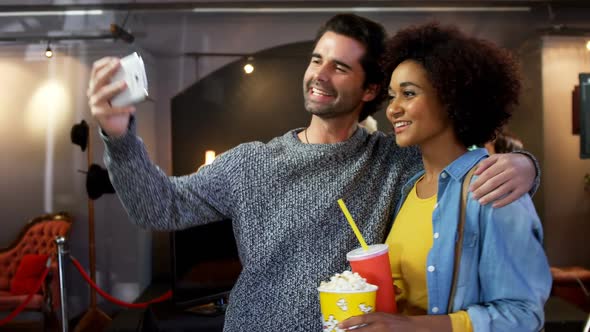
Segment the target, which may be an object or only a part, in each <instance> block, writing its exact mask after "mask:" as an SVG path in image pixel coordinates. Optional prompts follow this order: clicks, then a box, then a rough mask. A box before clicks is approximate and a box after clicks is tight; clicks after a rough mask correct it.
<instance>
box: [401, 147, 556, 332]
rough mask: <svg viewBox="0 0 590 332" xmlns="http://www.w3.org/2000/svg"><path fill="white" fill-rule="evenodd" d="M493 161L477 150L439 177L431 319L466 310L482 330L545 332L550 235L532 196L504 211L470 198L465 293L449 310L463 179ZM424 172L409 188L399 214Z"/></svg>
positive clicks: (461, 287) (462, 274)
mask: <svg viewBox="0 0 590 332" xmlns="http://www.w3.org/2000/svg"><path fill="white" fill-rule="evenodd" d="M486 157H487V152H486V150H485V149H475V150H473V151H469V152H467V153H465V154H464V155H462V156H461V157H459V158H457V159H456V160H455V161H453V162H452V163H451V164H450V165H449V166H447V167H446V168H445V169H444V170H443V171H442V172H441V174H440V176H439V179H438V194H437V203H436V204H435V208H434V211H433V213H432V229H433V233H434V234H433V237H434V243H433V246H432V249H431V250H430V253H429V254H428V258H427V263H426V267H425V268H426V274H427V276H426V277H427V284H428V314H430V315H436V314H447V313H448V312H456V311H458V310H466V311H467V313H468V314H469V317H470V319H471V323H472V324H473V330H474V331H478V332H486V331H519V332H523V331H539V330H540V329H541V328H542V327H543V324H544V311H543V307H544V304H545V301H546V300H547V297H548V296H549V291H550V288H551V282H552V279H551V273H550V270H549V264H548V262H547V257H546V256H545V252H544V250H543V246H542V238H543V230H542V227H541V223H540V220H539V217H538V215H537V213H536V211H535V208H534V206H533V203H532V200H531V199H530V196H529V195H528V194H527V195H523V196H521V197H520V198H519V199H518V200H516V201H515V202H513V203H511V204H508V205H507V206H504V207H502V208H492V207H491V204H488V205H480V204H479V202H478V201H477V200H474V199H472V198H471V196H472V195H471V193H470V194H469V196H468V201H467V210H466V218H465V229H464V240H463V249H462V256H461V263H460V264H461V265H460V270H459V277H458V279H457V290H456V294H455V298H454V300H453V304H452V308H451V309H450V310H448V308H447V304H448V301H449V293H450V289H451V282H452V278H453V263H454V251H455V241H456V238H457V224H458V220H459V213H460V200H461V190H462V182H463V178H464V177H465V175H466V174H467V172H469V170H470V169H471V168H472V167H473V166H474V165H476V164H477V163H478V162H479V161H480V160H482V159H484V158H486ZM422 174H424V171H422V172H420V173H419V174H416V175H415V176H414V177H412V179H410V180H409V181H408V183H406V185H404V187H403V192H402V199H401V200H400V203H399V205H398V207H397V212H399V209H400V207H401V205H402V204H403V202H404V200H405V198H406V197H407V195H408V193H409V192H410V190H411V189H412V187H413V185H414V183H415V182H416V181H417V180H418V179H419V178H420V176H422ZM397 212H396V214H397Z"/></svg>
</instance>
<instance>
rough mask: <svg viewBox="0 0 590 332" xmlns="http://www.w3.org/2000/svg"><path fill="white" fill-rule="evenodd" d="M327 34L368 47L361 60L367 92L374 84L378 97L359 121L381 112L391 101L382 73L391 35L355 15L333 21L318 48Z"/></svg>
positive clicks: (326, 26) (325, 28) (319, 35)
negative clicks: (382, 57)
mask: <svg viewBox="0 0 590 332" xmlns="http://www.w3.org/2000/svg"><path fill="white" fill-rule="evenodd" d="M327 31H332V32H335V33H337V34H339V35H343V36H346V37H349V38H352V39H354V40H356V41H358V42H359V43H361V44H363V45H364V46H365V49H366V51H365V54H364V55H363V57H362V59H361V66H362V67H363V70H364V71H365V82H364V83H363V88H367V87H368V86H369V85H371V84H376V85H378V93H377V95H376V97H375V99H373V100H372V101H369V102H366V103H365V104H364V105H363V109H362V110H361V113H360V115H359V121H363V120H364V119H365V118H367V116H369V115H371V114H373V113H375V112H376V111H378V110H379V109H380V108H379V107H380V106H381V104H383V102H384V101H385V99H386V98H387V88H386V87H387V84H385V82H384V78H385V76H384V73H383V71H382V70H381V67H380V63H379V60H380V59H381V56H382V55H383V52H384V50H385V39H386V38H387V34H386V33H385V28H383V26H382V25H381V24H379V23H377V22H374V21H371V20H369V19H367V18H364V17H361V16H358V15H354V14H338V15H335V16H333V17H332V18H330V19H329V20H328V21H327V22H326V23H324V25H323V26H322V27H321V28H320V29H319V30H318V32H317V34H316V38H315V44H317V42H318V40H319V39H320V38H322V36H323V35H324V33H326V32H327Z"/></svg>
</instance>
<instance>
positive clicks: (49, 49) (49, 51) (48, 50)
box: [45, 42, 53, 59]
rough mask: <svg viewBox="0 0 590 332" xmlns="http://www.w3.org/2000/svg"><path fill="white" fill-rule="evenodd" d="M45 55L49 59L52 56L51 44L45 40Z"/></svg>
mask: <svg viewBox="0 0 590 332" xmlns="http://www.w3.org/2000/svg"><path fill="white" fill-rule="evenodd" d="M45 56H46V57H47V58H48V59H50V58H51V57H53V50H52V49H51V45H50V44H49V42H47V48H46V49H45Z"/></svg>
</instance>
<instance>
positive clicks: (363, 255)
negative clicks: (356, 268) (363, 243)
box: [346, 243, 389, 261]
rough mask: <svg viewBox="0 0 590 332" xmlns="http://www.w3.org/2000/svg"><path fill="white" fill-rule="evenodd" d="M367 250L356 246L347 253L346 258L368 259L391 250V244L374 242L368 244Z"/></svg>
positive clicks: (353, 259)
mask: <svg viewBox="0 0 590 332" xmlns="http://www.w3.org/2000/svg"><path fill="white" fill-rule="evenodd" d="M368 247H369V248H368V249H367V250H365V249H363V248H362V247H361V248H356V249H354V250H351V251H350V252H348V253H347V254H346V259H347V260H349V261H357V260H361V259H367V258H371V257H375V256H379V255H382V254H383V253H384V252H388V251H389V246H388V245H387V244H385V243H380V244H372V245H370V246H368Z"/></svg>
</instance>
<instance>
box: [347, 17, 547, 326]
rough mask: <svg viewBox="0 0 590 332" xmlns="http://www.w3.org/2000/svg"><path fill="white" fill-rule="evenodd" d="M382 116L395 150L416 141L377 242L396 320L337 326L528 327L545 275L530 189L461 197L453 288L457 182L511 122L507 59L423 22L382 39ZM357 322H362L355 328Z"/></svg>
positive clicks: (512, 88)
mask: <svg viewBox="0 0 590 332" xmlns="http://www.w3.org/2000/svg"><path fill="white" fill-rule="evenodd" d="M385 68H386V69H387V72H388V73H392V74H391V80H390V84H389V94H390V98H391V101H390V103H389V105H388V107H387V117H388V119H389V120H390V122H391V123H392V125H393V128H394V131H395V135H396V142H397V144H398V145H400V146H404V147H405V146H411V145H417V146H419V147H420V150H421V152H422V160H423V163H424V171H423V172H420V173H419V174H417V175H416V176H414V177H413V178H412V179H411V180H410V181H409V182H408V183H407V184H406V186H405V187H404V191H403V198H402V201H401V202H402V203H401V207H400V206H398V211H397V216H396V219H395V222H394V225H393V227H392V229H391V232H390V234H389V236H388V239H387V243H388V244H389V247H390V260H391V264H392V273H393V277H394V282H395V285H396V287H397V288H399V290H400V292H401V293H400V294H399V295H398V296H397V298H396V300H397V302H398V308H399V310H400V312H401V314H399V315H390V314H385V313H373V314H368V315H363V316H358V317H353V318H351V319H349V320H347V321H345V322H343V323H342V324H341V325H340V327H341V328H343V329H347V328H351V327H353V326H359V325H360V326H363V325H364V326H363V327H360V328H357V329H355V332H366V331H430V330H432V331H478V332H479V331H519V332H523V331H538V330H540V329H541V328H542V327H543V322H544V313H543V306H544V303H545V301H546V299H547V297H548V295H549V291H550V287H551V274H550V272H549V266H548V263H547V258H546V256H545V253H544V251H543V247H542V228H541V224H540V221H539V218H538V216H537V213H536V211H535V208H534V206H533V204H532V201H531V199H530V197H529V195H528V194H527V195H523V196H522V197H520V198H519V199H518V200H516V201H515V202H513V203H511V204H509V205H507V206H505V207H502V208H493V207H491V206H489V205H485V206H484V205H481V204H479V202H478V201H477V200H474V199H472V197H471V195H470V196H469V199H468V200H467V205H466V206H467V208H466V218H465V224H464V227H463V230H464V235H463V241H462V246H461V253H460V260H459V262H460V263H459V270H458V277H457V279H456V292H455V293H454V294H455V295H454V296H453V297H452V305H451V308H447V307H448V305H447V304H448V302H449V298H450V297H451V296H450V293H451V288H452V284H453V279H454V278H453V269H454V262H455V259H454V256H455V239H456V238H457V234H458V233H457V230H458V226H457V225H458V220H459V219H460V210H461V208H460V201H461V194H462V183H463V179H464V178H465V177H466V174H467V173H468V172H469V170H470V169H471V168H472V167H473V166H475V165H476V164H477V163H478V162H479V161H480V160H482V159H483V158H486V157H487V156H488V155H487V152H486V150H485V149H475V150H473V151H469V150H468V149H467V147H469V146H473V145H478V146H482V145H483V144H484V143H485V142H487V141H490V140H491V139H493V138H494V134H495V133H496V132H497V131H498V130H499V129H500V128H501V126H502V125H503V124H504V123H505V122H506V121H507V120H508V118H509V117H510V113H511V109H512V107H513V106H515V105H516V104H517V102H518V95H519V91H520V81H519V77H518V70H517V66H516V64H515V61H514V60H513V59H512V58H511V57H510V55H509V54H508V53H507V52H505V51H503V50H501V49H500V48H498V47H496V46H494V45H493V44H491V43H489V42H486V41H482V40H477V39H475V38H470V37H467V36H465V35H464V34H462V33H461V32H459V31H458V30H457V29H455V28H451V27H441V26H439V25H437V24H427V25H422V26H419V27H412V28H408V29H405V30H402V31H400V32H398V33H397V34H396V35H395V36H394V37H393V38H392V39H391V40H389V41H388V49H387V52H386V56H385ZM365 324H366V325H365Z"/></svg>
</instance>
